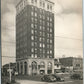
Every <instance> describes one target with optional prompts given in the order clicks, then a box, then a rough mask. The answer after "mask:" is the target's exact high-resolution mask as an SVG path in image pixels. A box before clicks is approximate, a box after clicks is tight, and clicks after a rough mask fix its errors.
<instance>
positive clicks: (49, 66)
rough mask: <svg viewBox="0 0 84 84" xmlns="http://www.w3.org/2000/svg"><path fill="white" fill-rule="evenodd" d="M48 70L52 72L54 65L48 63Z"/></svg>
mask: <svg viewBox="0 0 84 84" xmlns="http://www.w3.org/2000/svg"><path fill="white" fill-rule="evenodd" d="M48 69H50V70H51V69H52V63H51V62H49V63H48Z"/></svg>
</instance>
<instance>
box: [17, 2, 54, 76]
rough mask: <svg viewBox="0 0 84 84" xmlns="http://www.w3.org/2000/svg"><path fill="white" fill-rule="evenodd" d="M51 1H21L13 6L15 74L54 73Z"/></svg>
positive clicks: (52, 4)
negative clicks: (14, 19)
mask: <svg viewBox="0 0 84 84" xmlns="http://www.w3.org/2000/svg"><path fill="white" fill-rule="evenodd" d="M53 6H54V3H53V2H51V1H49V0H21V1H20V2H19V3H18V4H17V6H16V62H17V71H18V73H19V74H28V75H31V74H40V73H45V74H50V73H54V13H53Z"/></svg>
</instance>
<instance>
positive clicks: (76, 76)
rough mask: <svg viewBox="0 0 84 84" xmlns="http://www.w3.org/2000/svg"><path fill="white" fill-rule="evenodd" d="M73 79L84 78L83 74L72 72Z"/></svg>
mask: <svg viewBox="0 0 84 84" xmlns="http://www.w3.org/2000/svg"><path fill="white" fill-rule="evenodd" d="M71 79H79V80H83V75H80V74H72V75H71Z"/></svg>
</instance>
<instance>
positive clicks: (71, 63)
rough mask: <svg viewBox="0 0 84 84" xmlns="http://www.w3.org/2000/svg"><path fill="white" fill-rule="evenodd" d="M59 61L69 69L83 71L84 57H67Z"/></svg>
mask: <svg viewBox="0 0 84 84" xmlns="http://www.w3.org/2000/svg"><path fill="white" fill-rule="evenodd" d="M59 61H60V63H61V64H62V66H63V67H65V68H66V70H67V71H74V72H76V71H78V72H83V58H76V57H66V58H60V59H59Z"/></svg>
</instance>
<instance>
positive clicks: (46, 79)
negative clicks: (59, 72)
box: [41, 75, 56, 82]
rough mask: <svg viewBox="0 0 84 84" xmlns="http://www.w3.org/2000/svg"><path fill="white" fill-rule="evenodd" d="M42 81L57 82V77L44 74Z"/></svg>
mask: <svg viewBox="0 0 84 84" xmlns="http://www.w3.org/2000/svg"><path fill="white" fill-rule="evenodd" d="M41 80H42V81H46V82H55V81H56V78H55V77H54V76H52V75H44V76H43V77H42V78H41Z"/></svg>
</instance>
